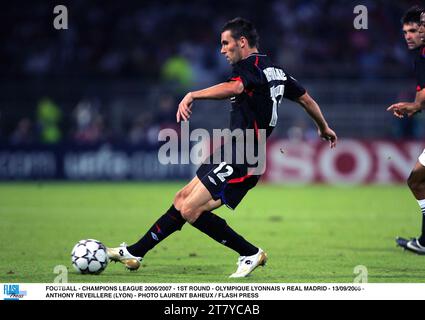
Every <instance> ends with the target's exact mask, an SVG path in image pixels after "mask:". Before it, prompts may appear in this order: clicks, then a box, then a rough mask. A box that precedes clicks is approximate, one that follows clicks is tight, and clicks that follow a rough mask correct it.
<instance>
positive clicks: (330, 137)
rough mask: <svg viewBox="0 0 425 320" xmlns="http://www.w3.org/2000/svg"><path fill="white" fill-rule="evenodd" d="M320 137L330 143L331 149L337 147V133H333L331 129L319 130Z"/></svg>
mask: <svg viewBox="0 0 425 320" xmlns="http://www.w3.org/2000/svg"><path fill="white" fill-rule="evenodd" d="M319 136H320V137H321V138H322V139H324V140H326V141H329V146H330V147H331V149H333V148H335V147H336V142H337V141H338V137H337V136H336V133H335V131H333V130H332V129H331V128H329V127H327V128H325V129H323V130H319Z"/></svg>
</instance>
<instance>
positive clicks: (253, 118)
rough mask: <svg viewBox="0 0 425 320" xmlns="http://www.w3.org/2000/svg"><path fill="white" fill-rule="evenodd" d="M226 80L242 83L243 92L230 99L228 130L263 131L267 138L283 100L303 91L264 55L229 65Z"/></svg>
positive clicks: (275, 122) (296, 95) (252, 56)
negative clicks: (230, 71) (230, 108)
mask: <svg viewBox="0 0 425 320" xmlns="http://www.w3.org/2000/svg"><path fill="white" fill-rule="evenodd" d="M229 80H230V81H242V83H243V85H244V88H245V89H244V92H242V93H241V94H240V95H238V96H236V97H233V98H232V99H231V102H232V110H231V119H230V129H231V130H235V129H242V130H245V129H265V130H266V132H267V137H269V136H270V134H271V133H272V131H273V129H274V127H275V126H276V124H277V119H278V107H279V105H280V103H281V101H282V99H283V98H286V99H289V100H293V101H294V100H297V99H298V98H299V97H301V96H302V95H304V94H305V93H306V90H305V89H304V88H303V87H302V86H301V85H300V84H299V82H298V81H297V80H295V79H294V78H293V77H292V76H291V75H289V74H288V73H287V72H285V71H284V70H283V68H281V67H279V66H276V65H274V64H273V63H272V62H271V61H270V59H269V57H268V56H267V55H264V54H252V55H250V56H249V57H247V58H246V59H244V60H241V61H239V62H238V63H236V64H234V65H233V72H232V76H231V77H230V79H229Z"/></svg>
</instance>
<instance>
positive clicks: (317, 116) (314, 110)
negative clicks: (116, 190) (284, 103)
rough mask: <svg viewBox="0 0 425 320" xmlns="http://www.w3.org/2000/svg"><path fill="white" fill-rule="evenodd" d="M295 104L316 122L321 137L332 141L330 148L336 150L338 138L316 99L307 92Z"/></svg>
mask: <svg viewBox="0 0 425 320" xmlns="http://www.w3.org/2000/svg"><path fill="white" fill-rule="evenodd" d="M295 102H298V103H299V104H300V105H301V106H302V107H303V108H304V110H305V111H306V112H307V113H308V115H309V116H310V117H311V118H312V119H313V120H314V122H315V123H316V126H317V129H318V130H319V135H320V137H321V138H323V139H326V140H328V141H330V147H331V148H335V147H336V142H337V140H338V137H337V136H336V134H335V132H334V131H333V130H332V129H331V128H330V127H329V125H328V123H327V122H326V120H325V117H324V116H323V114H322V111H321V110H320V107H319V105H318V104H317V102H316V101H314V99H313V98H312V97H311V96H310V95H309V94H308V93H307V92H306V93H305V94H303V95H302V96H301V97H299V98H298V99H296V100H295Z"/></svg>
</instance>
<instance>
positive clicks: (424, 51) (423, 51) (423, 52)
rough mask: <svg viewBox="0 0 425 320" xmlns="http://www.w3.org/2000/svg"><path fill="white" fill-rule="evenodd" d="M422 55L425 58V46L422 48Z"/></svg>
mask: <svg viewBox="0 0 425 320" xmlns="http://www.w3.org/2000/svg"><path fill="white" fill-rule="evenodd" d="M422 57H423V58H425V48H422Z"/></svg>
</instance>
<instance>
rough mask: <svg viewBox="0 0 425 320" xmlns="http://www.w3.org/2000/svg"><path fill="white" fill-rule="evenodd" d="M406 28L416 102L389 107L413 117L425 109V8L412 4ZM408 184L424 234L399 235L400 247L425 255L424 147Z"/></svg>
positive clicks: (401, 114)
mask: <svg viewBox="0 0 425 320" xmlns="http://www.w3.org/2000/svg"><path fill="white" fill-rule="evenodd" d="M402 24H403V31H404V35H405V39H406V42H407V45H408V47H409V49H410V50H412V51H413V52H414V54H415V71H416V80H417V88H416V98H415V101H414V102H401V103H397V104H394V105H392V106H390V107H389V108H388V111H390V112H392V113H393V114H394V116H396V117H398V118H404V117H405V116H408V117H411V116H413V115H415V114H417V113H418V112H421V111H422V110H423V109H424V108H425V42H424V37H425V34H424V32H425V13H424V9H423V8H419V7H413V8H411V9H409V11H407V13H406V14H405V15H404V17H403V19H402ZM407 184H408V185H409V188H410V190H411V191H412V193H413V195H414V196H415V198H416V200H417V201H418V204H419V207H420V208H421V211H422V233H421V236H420V237H419V238H413V239H410V240H407V239H404V238H400V237H398V238H396V243H397V245H398V246H400V247H402V248H404V249H407V250H409V251H412V252H415V253H417V254H420V255H424V254H425V150H424V152H423V153H422V155H420V156H419V159H418V161H417V162H416V164H415V167H414V168H413V170H412V173H411V174H410V176H409V178H408V180H407Z"/></svg>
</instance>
